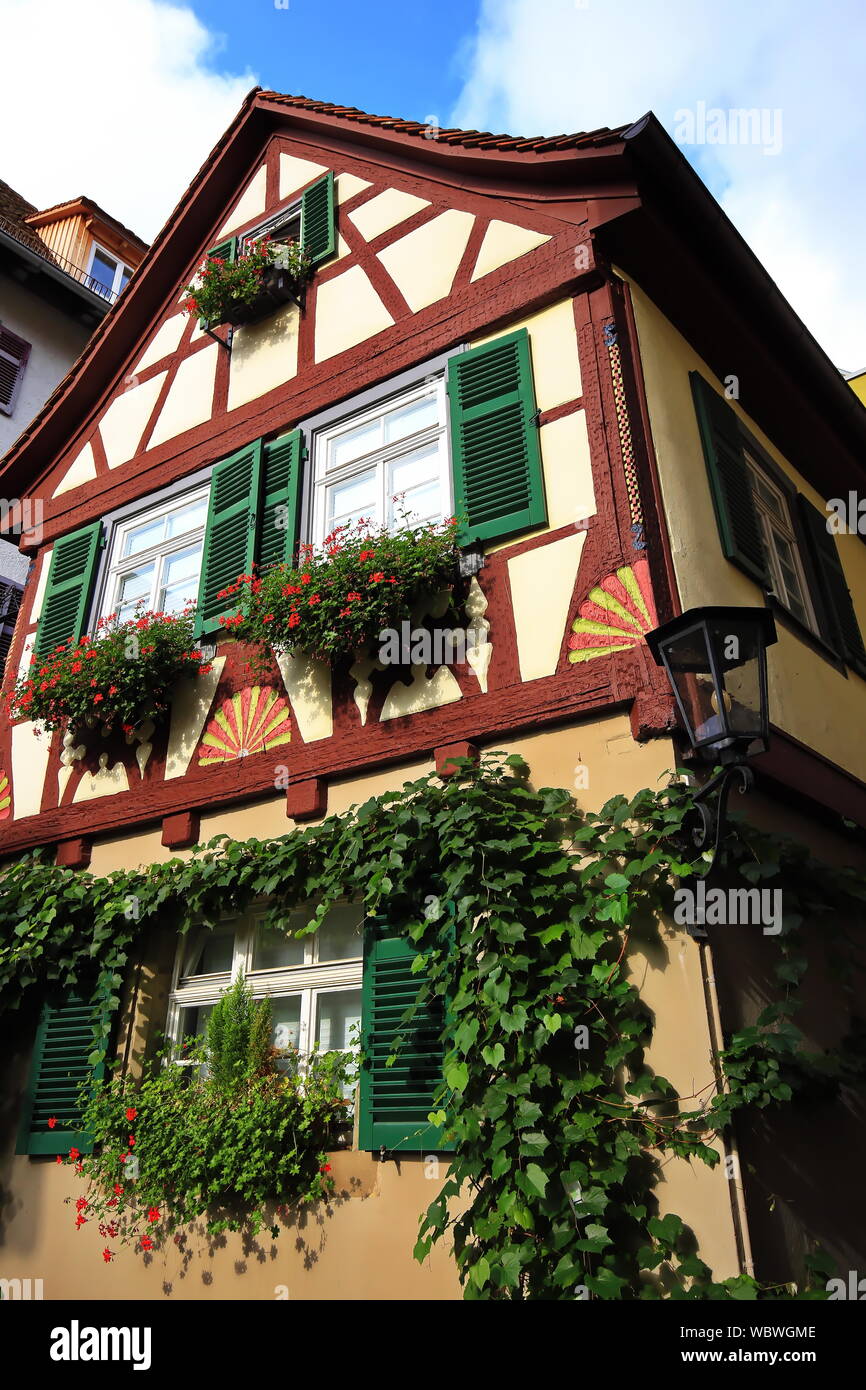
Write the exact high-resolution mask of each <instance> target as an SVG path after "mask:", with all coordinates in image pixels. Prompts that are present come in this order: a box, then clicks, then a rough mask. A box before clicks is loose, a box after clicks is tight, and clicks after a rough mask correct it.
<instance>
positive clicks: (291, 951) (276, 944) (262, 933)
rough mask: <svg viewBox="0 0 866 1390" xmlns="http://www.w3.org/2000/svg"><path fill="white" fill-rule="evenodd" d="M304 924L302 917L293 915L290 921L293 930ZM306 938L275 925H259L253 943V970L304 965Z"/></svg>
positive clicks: (279, 968)
mask: <svg viewBox="0 0 866 1390" xmlns="http://www.w3.org/2000/svg"><path fill="white" fill-rule="evenodd" d="M304 920H307V919H304ZM303 925H304V922H303V921H302V920H301V919H300V917H298V918H297V919H296V918H294V917H292V918H291V920H290V922H289V927H290V929H291V930H293V931H296V930H297V928H298V927H301V926H303ZM306 940H309V938H306ZM306 940H305V939H304V938H303V937H301V938H300V940H299V939H298V937H296V936H289V935H287V933H286V932H284V931H279V930H275V929H274V928H273V927H263V926H260V927H257V928H256V935H255V941H254V943H253V970H281V969H285V967H286V966H291V965H303V963H304V951H305V949H306Z"/></svg>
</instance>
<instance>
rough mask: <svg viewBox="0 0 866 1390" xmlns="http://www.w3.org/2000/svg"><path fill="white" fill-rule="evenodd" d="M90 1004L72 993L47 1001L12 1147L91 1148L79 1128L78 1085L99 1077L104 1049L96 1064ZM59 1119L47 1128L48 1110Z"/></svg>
mask: <svg viewBox="0 0 866 1390" xmlns="http://www.w3.org/2000/svg"><path fill="white" fill-rule="evenodd" d="M92 1052H93V1005H92V1003H90V1004H88V1003H87V1002H85V1001H84V1000H82V999H79V998H78V997H77V996H76V995H74V994H70V995H69V996H68V997H67V999H66V1000H65V1002H63V1003H60V1004H57V1005H48V1004H46V1005H45V1007H44V1008H43V1010H42V1017H41V1019H40V1021H39V1027H38V1029H37V1032H36V1042H35V1044H34V1047H33V1057H32V1059H31V1062H30V1076H29V1079H28V1086H27V1092H26V1095H25V1098H24V1109H23V1113H22V1116H21V1125H20V1127H19V1131H18V1144H17V1148H16V1152H17V1153H20V1154H66V1153H68V1152H69V1150H70V1149H72V1148H76V1149H78V1150H79V1152H81V1153H90V1151H91V1150H92V1148H93V1141H92V1139H91V1138H90V1136H89V1135H87V1134H86V1133H85V1132H84V1131H83V1129H82V1127H81V1126H82V1114H81V1099H80V1095H79V1086H80V1084H81V1082H82V1081H87V1080H88V1078H90V1079H92V1080H93V1081H100V1080H101V1079H102V1077H103V1075H104V1072H105V1059H104V1055H103V1057H102V1058H101V1059H100V1061H99V1062H98V1063H97V1065H96V1066H94V1065H93V1064H92V1063H91V1062H90V1061H88V1058H89V1057H90V1056H91V1054H92ZM52 1115H53V1116H54V1117H55V1119H56V1120H57V1125H56V1127H55V1128H54V1129H49V1128H48V1120H49V1118H50V1117H51V1116H52Z"/></svg>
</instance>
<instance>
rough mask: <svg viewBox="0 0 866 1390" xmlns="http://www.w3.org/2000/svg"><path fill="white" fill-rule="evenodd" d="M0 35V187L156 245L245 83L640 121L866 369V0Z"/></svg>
mask: <svg viewBox="0 0 866 1390" xmlns="http://www.w3.org/2000/svg"><path fill="white" fill-rule="evenodd" d="M0 34H2V35H3V53H2V81H0V129H2V130H3V131H4V132H14V138H6V139H5V140H4V143H3V149H2V157H0V178H3V179H5V180H6V181H7V182H8V183H10V184H12V186H13V187H14V188H17V189H18V190H19V192H21V193H22V194H23V195H24V196H25V197H26V198H29V199H30V200H31V202H33V203H35V204H37V205H38V206H40V207H47V206H49V205H50V204H52V203H57V202H60V201H61V200H62V199H64V198H67V197H70V196H72V195H74V194H78V193H87V194H89V195H90V196H91V197H93V198H95V199H96V200H97V201H98V202H100V203H101V204H102V205H103V206H104V207H106V208H108V209H109V210H110V211H111V212H113V213H114V214H115V216H117V217H119V218H121V220H123V221H125V222H126V223H127V225H129V226H131V227H133V228H134V229H135V230H136V231H138V232H139V233H140V234H141V235H143V236H144V237H147V238H150V237H153V236H155V235H156V233H157V232H158V231H159V229H160V227H161V226H162V224H163V222H164V221H165V219H166V217H167V216H168V215H169V213H170V212H171V210H172V209H173V207H174V206H175V204H176V203H177V201H178V199H179V198H180V197H181V195H182V194H183V191H184V189H185V188H186V186H187V184H188V183H189V182H190V180H191V179H192V178H193V176H194V175H195V173H196V171H197V170H198V168H199V167H200V165H201V163H202V161H203V160H204V159H205V157H206V156H207V154H208V152H209V151H210V149H211V148H212V147H213V145H214V144H215V143H216V141H217V140H218V139H219V137H220V135H221V134H222V132H223V131H224V130H225V128H226V126H227V125H228V124H229V122H230V121H231V120H232V118H233V117H234V115H235V114H236V112H237V110H238V107H239V106H240V104H241V101H242V100H243V98H244V96H245V95H246V93H247V92H248V91H249V89H250V88H251V87H252V86H255V85H261V86H265V87H273V88H276V89H277V90H281V91H288V92H293V93H295V94H299V93H300V94H303V95H305V96H312V97H316V98H320V99H322V100H330V101H334V102H338V103H345V104H346V105H352V106H359V107H361V108H362V109H364V110H368V111H372V112H375V113H376V114H384V115H393V116H404V117H409V118H414V119H418V120H427V119H428V118H431V117H434V118H436V119H437V121H438V123H440V124H442V125H449V124H454V125H458V126H464V127H467V128H475V129H480V130H493V131H508V132H510V133H512V134H517V135H538V134H559V133H561V132H564V131H579V130H592V129H595V128H596V127H598V126H616V125H620V124H624V123H627V122H631V121H634V120H636V119H637V118H638V117H639V116H641V115H643V114H644V112H646V111H648V110H653V111H654V112H655V113H656V115H657V116H658V118H659V119H660V120H661V121H662V123H663V124H664V125H665V127H666V128H667V130H668V131H669V132H670V133H671V135H672V136H674V138H675V139H677V140H678V142H679V143H680V145H681V147H682V149H683V152H684V154H685V155H686V156H687V158H689V159H690V160H691V161H692V163H693V164H694V165H695V167H696V168H697V169H698V171H699V173H700V174H701V176H702V177H703V178H704V180H705V181H706V183H707V184H708V186H709V187H710V189H711V191H712V192H713V193H714V195H715V196H716V197H717V198H718V199H719V201H720V202H721V204H722V207H723V208H724V210H725V212H726V213H727V214H728V216H729V217H731V219H732V220H733V221H734V223H735V224H736V226H737V227H738V228H739V230H740V231H741V232H742V233H743V235H744V236H745V237H746V239H747V241H748V242H749V243H750V245H751V246H752V247H753V249H754V250H755V252H756V254H757V255H758V256H759V257H760V259H761V260H762V261H763V262H764V264H765V265H766V267H767V269H768V270H769V271H770V274H771V275H772V276H773V278H774V279H775V280H776V282H777V283H778V285H779V287H780V289H781V290H782V292H783V293H784V294H785V295H786V296H787V297H788V299H789V300H790V302H791V303H792V304H793V306H794V308H795V309H796V310H797V312H798V313H799V314H800V315H801V317H802V318H803V320H804V321H805V323H806V325H807V326H808V327H809V329H810V330H811V331H812V332H813V333H814V334H815V336H816V337H817V338H818V340H819V341H820V342H821V343H822V345H823V346H824V347H825V349H826V350H827V351H828V352H829V353H830V355H831V357H832V358H833V360H834V361H835V363H836V365H837V366H839V367H841V368H847V369H849V370H853V369H857V368H864V367H866V279H864V275H863V257H862V246H863V229H864V225H866V180H864V178H863V166H864V150H866V97H864V81H863V70H864V53H866V4H864V3H863V0H821V3H820V4H815V3H814V0H760V3H756V0H725V4H724V5H721V4H719V3H718V0H437V3H435V4H432V3H426V4H425V3H421V4H414V5H413V4H409V3H407V0H364V3H363V4H361V3H358V0H330V3H327V4H324V3H322V0H288V6H287V7H286V8H283V7H282V0H231V3H230V0H75V3H74V4H73V3H70V0H39V3H38V4H35V3H34V0H0ZM752 110H754V111H756V112H758V114H759V126H760V129H759V130H758V134H757V136H754V135H753V136H752V137H750V138H749V139H748V140H745V141H744V140H742V139H741V138H739V136H738V135H737V132H738V130H740V129H742V127H741V125H740V124H739V122H740V117H741V116H742V114H743V113H745V112H748V111H752ZM701 113H703V118H702V115H701ZM712 113H717V116H716V120H717V121H718V119H719V118H721V120H722V125H721V127H720V126H718V124H717V125H715V126H711V125H710V123H709V122H708V120H707V117H708V116H712ZM711 130H712V131H713V132H714V134H713V135H712V136H710V134H709V133H708V132H710V131H711ZM719 131H721V136H722V137H723V138H716V137H717V136H718V133H719Z"/></svg>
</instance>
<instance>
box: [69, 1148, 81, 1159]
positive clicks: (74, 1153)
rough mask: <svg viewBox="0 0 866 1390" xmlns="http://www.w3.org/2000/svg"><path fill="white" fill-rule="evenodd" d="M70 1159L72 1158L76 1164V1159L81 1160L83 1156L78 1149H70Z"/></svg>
mask: <svg viewBox="0 0 866 1390" xmlns="http://www.w3.org/2000/svg"><path fill="white" fill-rule="evenodd" d="M69 1157H70V1158H71V1159H72V1160H73V1162H74V1161H75V1159H76V1158H80V1157H81V1154H80V1152H79V1150H78V1149H70V1150H69Z"/></svg>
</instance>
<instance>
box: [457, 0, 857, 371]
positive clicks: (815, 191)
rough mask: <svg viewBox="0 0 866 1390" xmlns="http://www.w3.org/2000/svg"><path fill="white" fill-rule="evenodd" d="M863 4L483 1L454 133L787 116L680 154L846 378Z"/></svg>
mask: <svg viewBox="0 0 866 1390" xmlns="http://www.w3.org/2000/svg"><path fill="white" fill-rule="evenodd" d="M864 41H866V7H864V6H863V5H862V3H861V0H823V3H822V4H821V5H815V4H813V3H811V0H762V3H761V4H760V5H756V4H755V3H754V0H728V3H727V4H725V5H719V4H718V3H717V0H661V2H659V0H655V3H652V4H648V3H647V0H586V3H585V4H583V3H580V0H577V3H575V0H483V3H482V9H481V15H480V18H479V23H478V32H477V35H476V39H475V42H474V44H473V45H471V47H470V48H469V50H468V53H467V54H466V56H465V59H464V62H465V70H466V76H465V82H464V87H463V91H462V93H461V95H460V98H459V100H458V103H457V106H456V108H455V111H454V112H453V113H452V117H451V119H452V120H453V123H454V124H455V125H461V126H468V127H472V128H476V129H481V130H494V131H502V130H506V131H509V132H512V133H516V134H522V135H537V134H552V135H555V134H562V133H565V132H571V131H577V130H594V129H596V128H597V127H599V126H616V125H620V124H624V123H626V122H630V121H633V120H636V119H637V118H638V117H639V116H641V115H643V114H644V113H645V112H646V111H648V110H652V111H654V112H655V114H656V116H657V117H658V118H659V120H660V121H661V122H662V124H663V125H664V126H665V127H666V128H667V130H668V131H669V132H670V133H671V134H674V132H675V129H676V126H677V112H678V111H682V110H691V111H696V110H697V107H698V103H699V102H703V103H704V104H705V109H707V110H709V109H710V108H713V107H720V108H722V109H723V110H725V111H728V110H730V109H731V108H748V109H751V108H755V107H757V108H766V109H768V110H769V111H770V112H774V111H776V110H779V111H780V112H781V123H782V124H781V135H782V144H781V150H780V152H779V153H778V154H775V155H771V154H765V153H764V151H763V149H762V148H761V146H760V145H740V144H724V145H723V144H706V145H693V146H683V152H684V153H685V154H686V155H687V156H688V158H689V159H690V160H691V161H692V163H693V164H694V165H695V167H696V168H697V170H698V172H699V173H700V174H701V177H702V178H703V179H704V181H705V182H706V183H707V184H708V185H709V187H710V189H711V190H712V192H713V193H714V195H715V196H716V197H717V198H718V200H719V202H720V203H721V205H722V207H723V208H724V210H725V212H726V213H727V214H728V216H729V217H730V218H731V219H732V221H733V222H734V224H735V225H736V226H737V228H738V229H739V231H740V232H741V233H742V235H743V236H744V237H745V238H746V240H747V241H748V242H749V244H750V245H751V247H752V249H753V250H754V251H755V253H756V255H757V256H758V257H759V258H760V259H761V260H762V261H763V263H764V265H765V266H766V268H767V270H768V271H769V273H770V274H771V275H772V276H773V278H774V280H775V281H776V283H777V284H778V285H779V287H780V289H781V290H782V292H783V294H785V296H786V297H787V299H788V300H789V301H790V303H791V304H792V305H793V307H794V308H795V309H796V311H797V312H798V313H799V314H800V316H801V317H802V318H803V320H804V322H805V323H806V325H807V327H808V328H809V329H810V330H811V332H812V333H813V334H814V335H815V337H816V338H817V339H818V341H819V342H820V343H821V345H822V347H824V349H825V350H826V351H827V352H828V353H829V354H830V356H831V357H832V358H833V360H834V361H835V362H836V363H837V365H839V366H840V367H846V368H856V367H864V366H866V328H864V324H866V280H864V276H863V269H862V252H861V247H862V242H863V232H864V227H866V182H864V180H863V177H862V171H863V162H864V149H866V102H864V99H863V95H862V93H863V72H862V54H863V49H864Z"/></svg>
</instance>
